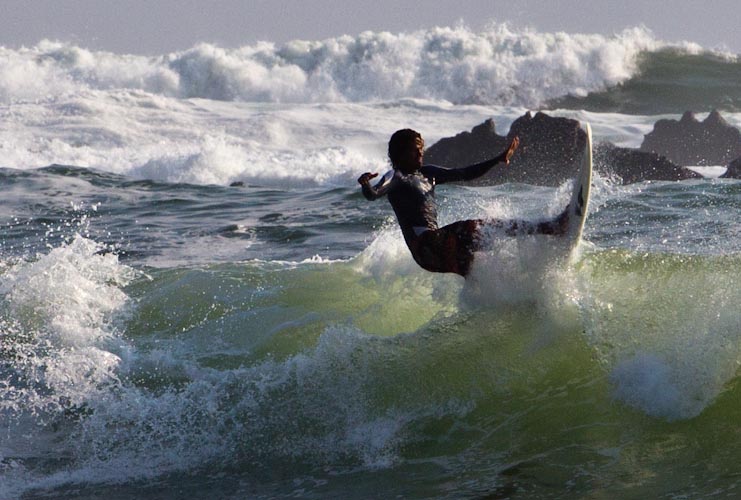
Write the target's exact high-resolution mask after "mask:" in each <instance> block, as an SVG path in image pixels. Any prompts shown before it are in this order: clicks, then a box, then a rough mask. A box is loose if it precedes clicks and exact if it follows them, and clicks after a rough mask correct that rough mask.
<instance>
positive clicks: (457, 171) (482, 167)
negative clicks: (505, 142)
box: [432, 137, 520, 184]
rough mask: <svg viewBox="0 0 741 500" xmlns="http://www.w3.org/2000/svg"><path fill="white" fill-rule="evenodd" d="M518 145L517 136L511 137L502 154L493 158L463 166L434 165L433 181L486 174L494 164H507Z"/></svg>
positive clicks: (463, 178) (462, 178)
mask: <svg viewBox="0 0 741 500" xmlns="http://www.w3.org/2000/svg"><path fill="white" fill-rule="evenodd" d="M519 145H520V139H519V137H515V138H514V139H512V142H511V143H510V144H509V146H508V147H507V149H506V150H504V152H502V154H500V155H497V156H495V157H494V158H491V159H489V160H486V161H482V162H481V163H476V164H474V165H469V166H468V167H463V168H441V167H434V168H435V172H434V173H433V175H432V176H433V177H434V178H435V181H436V183H438V184H443V183H445V182H455V181H470V180H473V179H476V178H478V177H481V176H482V175H484V174H486V173H487V172H488V171H489V170H491V168H492V167H493V166H494V165H497V164H499V163H504V164H505V165H509V162H510V160H511V159H512V155H514V154H515V151H516V150H517V148H518V146H519Z"/></svg>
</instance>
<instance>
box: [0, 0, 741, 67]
mask: <svg viewBox="0 0 741 500" xmlns="http://www.w3.org/2000/svg"><path fill="white" fill-rule="evenodd" d="M740 19H741V0H705V1H700V0H592V1H584V0H582V1H577V0H550V1H549V0H516V1H500V0H428V1H421V0H342V1H340V0H221V1H210V0H180V1H177V0H0V45H1V46H5V47H10V48H18V47H21V46H27V47H29V46H33V45H36V43H38V42H39V41H40V40H42V39H50V40H59V41H64V42H71V43H74V44H75V45H79V46H81V47H85V48H88V49H94V50H106V51H111V52H116V53H131V54H146V55H155V54H164V53H169V52H174V51H179V50H185V49H188V48H191V47H193V46H194V45H195V44H197V43H199V42H209V43H215V44H218V45H220V46H222V47H239V46H243V45H250V44H252V43H254V42H256V41H259V40H267V41H273V42H277V43H283V42H286V41H289V40H295V39H302V40H323V39H326V38H332V37H336V36H340V35H343V34H348V35H356V34H358V33H361V32H363V31H366V30H372V31H390V32H392V33H399V32H409V31H415V30H417V29H424V28H430V27H434V26H455V25H456V24H458V23H461V22H462V23H463V24H465V25H466V26H468V27H469V28H470V29H473V30H480V29H483V28H485V27H486V25H487V24H489V23H492V22H495V23H502V22H509V23H510V24H511V25H513V26H514V27H531V28H534V29H536V30H538V31H543V32H557V31H566V32H570V33H601V34H606V35H610V34H612V33H616V32H620V31H621V30H622V29H624V28H628V27H635V26H640V25H644V26H646V27H648V28H649V29H651V31H653V33H654V35H655V36H656V37H657V38H659V39H660V40H664V41H668V42H679V41H691V42H696V43H699V44H700V45H702V46H704V47H706V48H709V49H722V50H726V51H731V52H734V53H737V54H740V53H741V29H739V27H738V25H739V20H740Z"/></svg>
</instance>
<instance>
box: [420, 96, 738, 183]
mask: <svg viewBox="0 0 741 500" xmlns="http://www.w3.org/2000/svg"><path fill="white" fill-rule="evenodd" d="M515 136H519V137H520V141H521V146H520V149H518V151H517V153H516V154H515V156H514V157H513V159H512V162H511V163H510V165H509V166H503V165H502V166H497V167H495V168H493V169H492V170H491V171H490V172H489V173H488V174H486V175H485V176H484V177H481V178H480V179H477V180H476V181H474V182H473V184H478V185H492V184H503V183H508V182H519V183H525V184H540V185H546V186H558V185H560V184H562V183H563V182H564V181H566V180H568V179H571V178H573V177H574V175H575V173H576V170H577V168H578V164H579V160H580V155H581V151H582V150H583V148H584V141H585V140H586V134H585V133H584V132H583V131H582V130H581V127H580V124H579V122H578V121H576V120H571V119H569V118H559V117H551V116H548V115H546V114H545V113H537V114H536V115H535V116H533V115H532V114H530V113H529V112H528V113H526V114H525V115H524V116H522V117H520V118H518V119H517V120H515V121H514V123H512V126H511V127H510V130H509V133H508V134H507V136H506V137H505V136H501V135H499V134H497V133H496V130H495V127H494V122H493V121H492V120H486V121H485V122H483V123H481V124H480V125H477V126H476V127H474V128H473V129H472V130H471V131H470V132H462V133H460V134H458V135H456V136H455V137H449V138H445V139H441V140H440V141H438V142H437V143H435V144H434V145H432V146H431V147H430V148H429V149H427V151H426V152H425V163H430V164H436V165H442V166H445V167H452V168H458V167H464V166H467V165H471V164H474V163H478V162H480V161H484V160H487V159H489V158H493V157H494V156H496V155H498V154H500V153H501V152H502V151H503V150H504V148H505V147H506V146H507V144H509V142H510V141H511V140H512V138H514V137H515ZM729 156H731V157H732V158H737V159H736V160H734V161H733V162H732V163H731V164H730V165H729V167H728V172H726V174H725V175H723V177H732V178H741V132H740V131H739V130H738V129H736V128H735V127H733V126H731V125H729V124H728V123H727V122H726V121H725V120H724V119H723V118H722V117H721V116H720V114H718V112H717V111H713V112H712V113H710V115H709V116H708V117H707V118H706V119H705V120H704V121H703V122H699V121H697V119H696V118H695V116H694V115H693V114H692V113H690V112H687V113H685V114H684V116H682V119H681V120H679V121H677V120H659V121H658V122H656V125H655V126H654V130H653V132H651V133H649V134H647V135H646V136H645V139H644V142H643V145H642V146H641V149H630V148H621V147H617V146H615V145H614V144H612V143H609V142H603V143H599V144H595V146H594V163H595V170H596V171H597V172H598V173H600V174H601V175H603V176H606V177H610V178H612V179H615V180H619V181H620V182H621V183H623V184H630V183H633V182H642V181H649V180H656V181H681V180H686V179H698V178H702V176H701V175H700V174H698V173H696V172H693V171H692V170H689V169H687V168H684V166H685V165H688V166H695V165H698V166H702V165H728V162H729V161H730V160H728V159H727V158H728V157H729Z"/></svg>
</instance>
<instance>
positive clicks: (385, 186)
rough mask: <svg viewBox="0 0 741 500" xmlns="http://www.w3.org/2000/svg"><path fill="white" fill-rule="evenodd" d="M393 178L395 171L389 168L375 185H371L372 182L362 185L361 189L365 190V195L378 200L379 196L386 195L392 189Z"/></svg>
mask: <svg viewBox="0 0 741 500" xmlns="http://www.w3.org/2000/svg"><path fill="white" fill-rule="evenodd" d="M393 178H394V171H393V170H389V171H388V172H386V173H385V174H384V175H383V177H381V180H380V181H378V182H377V183H376V185H375V186H371V185H370V184H364V185H362V186H361V189H362V191H363V196H365V197H366V198H367V199H369V200H377V199H378V198H380V197H382V196H385V195H386V194H387V193H388V192H389V190H390V189H391V185H392V183H391V181H392V180H393Z"/></svg>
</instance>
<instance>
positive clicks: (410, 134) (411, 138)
mask: <svg viewBox="0 0 741 500" xmlns="http://www.w3.org/2000/svg"><path fill="white" fill-rule="evenodd" d="M418 140H419V141H422V147H424V145H425V141H424V139H422V134H420V133H419V132H417V131H416V130H412V129H410V128H405V129H401V130H397V131H396V132H394V134H393V135H392V136H391V139H389V160H391V164H392V165H394V166H396V165H397V164H398V162H399V160H400V159H401V158H400V157H401V155H402V154H404V150H405V149H406V148H407V147H408V146H409V144H416V143H417V141H418Z"/></svg>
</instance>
